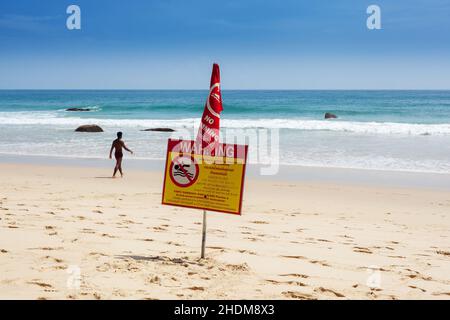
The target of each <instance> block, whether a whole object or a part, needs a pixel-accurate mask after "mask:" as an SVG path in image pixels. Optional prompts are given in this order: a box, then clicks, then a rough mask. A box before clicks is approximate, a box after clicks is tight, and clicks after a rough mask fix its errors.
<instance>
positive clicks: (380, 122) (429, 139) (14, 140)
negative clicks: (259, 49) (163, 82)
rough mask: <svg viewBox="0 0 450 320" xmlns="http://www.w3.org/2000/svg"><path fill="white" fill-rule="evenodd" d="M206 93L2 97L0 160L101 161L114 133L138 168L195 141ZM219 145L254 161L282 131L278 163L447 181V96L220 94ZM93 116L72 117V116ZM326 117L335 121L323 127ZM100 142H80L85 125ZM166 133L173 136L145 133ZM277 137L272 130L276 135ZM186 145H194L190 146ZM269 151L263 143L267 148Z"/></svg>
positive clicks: (10, 93)
mask: <svg viewBox="0 0 450 320" xmlns="http://www.w3.org/2000/svg"><path fill="white" fill-rule="evenodd" d="M207 94H208V92H207V91H183V90H178V91H171V90H168V91H151V90H150V91H96V90H77V91H59V90H56V91H51V90H44V91H33V90H19V91H14V90H1V91H0V137H1V143H0V159H1V155H2V154H8V155H11V154H13V155H43V156H49V157H72V158H105V157H107V155H108V151H109V147H110V144H111V141H112V140H113V139H114V137H115V133H116V131H119V130H120V131H123V132H124V140H125V141H126V142H127V144H128V145H129V146H130V147H131V148H132V149H133V150H134V151H135V153H136V156H135V157H136V158H138V159H163V158H164V155H165V148H166V143H167V139H168V138H169V137H177V135H180V134H182V133H183V134H184V136H185V135H186V134H187V133H188V134H189V135H190V138H193V137H194V136H195V132H196V128H197V126H198V124H199V121H200V116H201V113H202V111H203V107H204V102H205V99H206V96H207ZM222 97H223V101H224V110H223V112H222V115H221V127H222V131H223V132H222V137H223V138H224V139H225V137H231V136H233V135H237V136H239V135H245V134H252V132H253V133H254V132H256V133H257V134H258V140H257V141H255V140H252V139H250V140H248V143H249V144H250V153H251V154H252V155H253V156H251V158H250V160H251V161H253V162H258V161H260V160H261V159H259V153H258V152H259V151H258V148H260V147H261V145H262V144H263V143H266V142H265V141H263V140H264V139H263V138H264V136H263V135H261V131H264V129H267V130H269V131H268V132H269V137H270V136H271V135H270V134H271V132H276V133H277V135H278V137H279V138H278V142H277V141H276V139H275V140H274V141H272V142H270V145H269V150H271V148H274V147H275V145H274V144H276V147H278V150H279V154H278V155H277V158H279V162H280V164H285V165H299V166H316V167H345V168H363V169H381V170H398V171H420V172H438V173H450V91H223V92H222ZM72 107H78V108H89V109H90V110H91V111H89V112H68V111H65V110H66V109H67V108H72ZM325 112H331V113H334V114H336V115H337V116H338V118H337V119H332V120H325V119H324V114H325ZM94 123H95V124H98V125H100V126H101V127H103V129H104V130H105V132H104V133H77V132H74V129H75V128H76V127H77V126H79V125H82V124H94ZM152 127H170V128H173V129H175V130H176V132H175V133H173V134H171V133H161V132H143V131H141V130H143V129H146V128H152ZM270 130H272V131H270ZM186 138H189V137H186ZM266 144H267V143H266Z"/></svg>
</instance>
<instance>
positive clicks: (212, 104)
mask: <svg viewBox="0 0 450 320" xmlns="http://www.w3.org/2000/svg"><path fill="white" fill-rule="evenodd" d="M222 109H223V108H222V95H221V93H220V69H219V65H218V64H217V63H215V64H214V65H213V70H212V74H211V84H210V87H209V95H208V98H207V100H206V104H205V110H204V111H203V116H202V119H201V122H200V128H199V130H198V134H197V140H196V144H197V145H198V147H200V146H201V150H202V154H203V155H212V156H213V155H215V149H216V147H217V146H218V145H219V129H220V112H221V111H222Z"/></svg>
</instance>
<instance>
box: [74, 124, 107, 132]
mask: <svg viewBox="0 0 450 320" xmlns="http://www.w3.org/2000/svg"><path fill="white" fill-rule="evenodd" d="M75 131H77V132H103V129H102V128H101V127H99V126H98V125H96V124H86V125H84V126H79V127H78V128H76V129H75Z"/></svg>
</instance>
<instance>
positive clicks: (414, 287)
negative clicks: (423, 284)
mask: <svg viewBox="0 0 450 320" xmlns="http://www.w3.org/2000/svg"><path fill="white" fill-rule="evenodd" d="M408 287H410V288H411V289H417V290H420V291H422V292H427V290H425V289H422V288H419V287H416V286H408Z"/></svg>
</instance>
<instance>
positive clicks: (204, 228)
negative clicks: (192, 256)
mask: <svg viewBox="0 0 450 320" xmlns="http://www.w3.org/2000/svg"><path fill="white" fill-rule="evenodd" d="M205 244H206V210H203V230H202V254H201V258H202V259H204V258H205Z"/></svg>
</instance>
